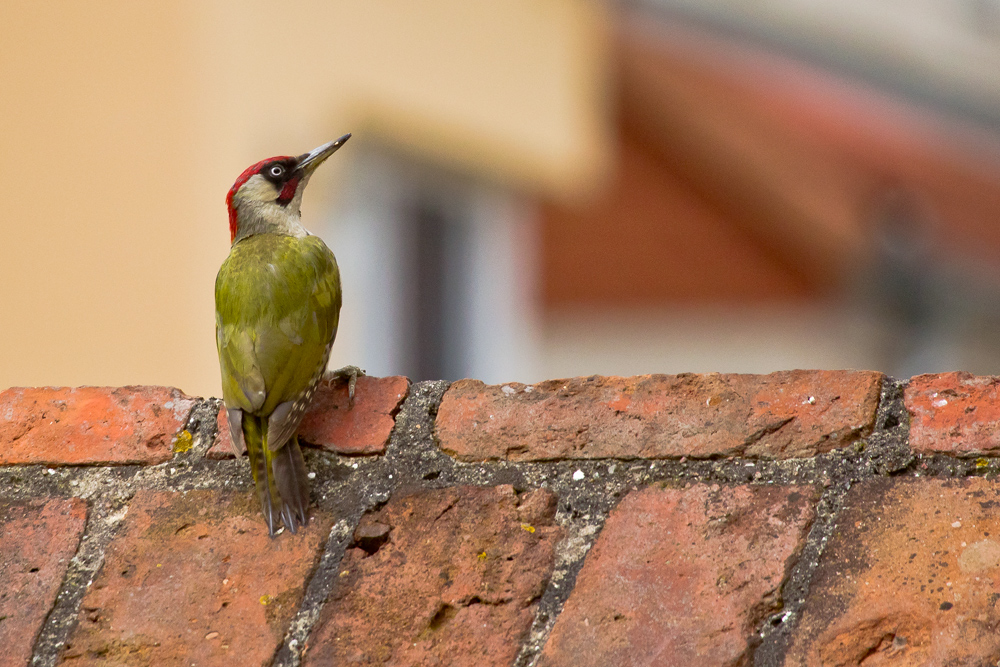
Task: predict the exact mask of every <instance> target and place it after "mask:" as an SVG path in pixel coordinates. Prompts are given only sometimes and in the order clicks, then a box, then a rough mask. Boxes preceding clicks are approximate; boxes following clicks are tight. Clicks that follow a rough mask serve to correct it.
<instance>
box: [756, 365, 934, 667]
mask: <svg viewBox="0 0 1000 667" xmlns="http://www.w3.org/2000/svg"><path fill="white" fill-rule="evenodd" d="M904 389H905V382H902V381H899V380H895V379H893V378H889V377H886V378H885V379H884V380H883V382H882V388H881V393H880V397H879V405H878V409H877V411H876V414H875V425H874V428H873V430H872V432H871V433H870V434H869V435H868V437H867V438H865V439H864V440H859V441H858V442H857V443H855V445H854V446H851V447H848V448H846V449H845V450H841V451H842V452H843V453H844V454H845V455H844V457H843V462H844V463H845V465H842V466H830V467H829V468H828V470H827V474H828V475H829V476H828V477H826V478H825V479H826V480H827V481H825V482H824V486H826V490H825V491H824V493H823V495H822V497H821V498H820V501H819V502H818V503H817V505H816V509H815V517H814V519H813V523H812V526H810V529H809V533H808V535H807V536H806V540H805V543H804V545H803V547H802V550H801V551H800V552H799V554H798V555H797V556H796V557H795V560H794V562H793V563H792V564H791V567H790V569H789V570H788V575H787V576H786V578H785V581H784V584H783V586H782V589H781V603H782V606H781V608H779V609H778V610H776V611H775V612H774V613H772V614H770V615H768V616H767V617H766V618H764V619H763V620H762V621H761V622H760V623H759V624H758V632H757V634H756V636H755V637H754V638H753V642H752V644H757V646H756V648H755V649H752V650H753V656H752V659H751V661H750V664H751V665H752V666H753V667H778V665H781V664H783V663H784V657H785V654H786V652H787V650H788V646H789V643H790V641H791V638H792V635H793V633H794V631H795V628H796V626H797V625H798V621H799V619H800V616H801V610H802V607H803V605H804V604H805V602H806V599H807V598H808V596H809V592H810V584H811V582H812V578H813V575H814V574H815V572H816V569H817V567H818V566H819V561H820V559H821V558H822V556H823V552H824V551H825V550H826V546H827V544H828V543H829V540H830V537H831V536H832V535H833V531H834V529H835V527H836V523H837V518H838V517H839V515H840V512H841V510H843V508H844V498H845V496H846V495H847V492H848V491H849V490H850V488H851V486H852V485H853V484H856V483H858V482H860V481H863V480H866V479H871V478H873V477H877V476H889V475H897V474H901V473H902V471H905V470H908V469H909V468H910V466H911V464H912V463H913V461H914V460H915V458H916V457H915V456H914V454H913V452H912V451H911V450H910V447H909V429H910V420H909V417H908V415H907V413H906V409H905V407H904V405H903V390H904Z"/></svg>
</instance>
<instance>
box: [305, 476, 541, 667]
mask: <svg viewBox="0 0 1000 667" xmlns="http://www.w3.org/2000/svg"><path fill="white" fill-rule="evenodd" d="M554 516H555V498H554V496H552V494H550V493H549V492H548V491H545V490H538V491H532V492H529V493H525V494H522V495H517V494H515V493H514V491H513V489H512V488H511V487H509V486H499V487H460V488H447V489H439V490H433V491H421V492H417V493H414V494H411V495H398V496H396V497H394V498H393V499H392V500H391V501H390V502H389V503H388V504H387V505H386V506H385V507H384V508H382V509H381V510H379V511H377V512H373V513H370V514H368V515H366V516H365V517H364V519H363V520H362V522H361V525H360V526H359V528H358V530H357V532H356V534H355V540H356V541H355V546H353V547H352V548H350V549H348V551H347V554H346V555H345V557H344V560H343V562H342V563H341V566H340V576H339V578H338V580H337V583H336V584H335V588H334V591H333V592H332V594H331V596H330V600H329V602H328V603H327V605H326V607H325V608H324V610H323V613H322V616H321V619H320V624H319V626H318V628H317V630H316V631H315V632H314V634H313V636H312V637H311V638H310V640H309V643H308V650H307V653H306V665H330V664H336V665H342V664H343V665H347V664H365V665H439V666H442V667H443V666H445V665H456V666H458V665H476V666H477V667H490V666H496V667H501V666H502V667H509V665H510V664H511V663H512V662H513V661H514V658H515V657H516V655H517V653H518V651H519V650H520V646H521V643H522V642H523V641H524V638H525V636H526V635H527V633H528V630H529V629H530V626H531V622H532V619H533V618H534V614H535V601H536V600H537V599H538V598H539V597H540V596H541V594H542V592H543V591H544V590H545V586H546V583H547V582H548V579H549V576H550V574H551V572H552V567H553V561H554V553H555V543H556V542H557V541H558V539H559V538H560V535H561V530H560V529H559V528H558V527H557V526H555V525H554V523H553V519H554ZM386 529H387V530H386ZM369 552H371V553H369Z"/></svg>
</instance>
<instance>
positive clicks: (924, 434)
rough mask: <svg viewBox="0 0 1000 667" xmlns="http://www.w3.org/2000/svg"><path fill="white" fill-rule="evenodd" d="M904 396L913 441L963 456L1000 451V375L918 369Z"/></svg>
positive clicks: (925, 448)
mask: <svg viewBox="0 0 1000 667" xmlns="http://www.w3.org/2000/svg"><path fill="white" fill-rule="evenodd" d="M903 401H904V403H905V405H906V409H907V411H908V412H909V413H910V415H911V420H910V447H912V448H913V449H914V450H915V451H918V452H924V453H927V454H936V453H941V452H944V453H948V454H957V455H959V456H976V455H979V454H996V453H998V452H1000V377H993V376H977V375H972V374H971V373H964V372H955V373H942V374H940V375H918V376H916V377H914V378H913V379H911V380H910V382H909V384H908V385H907V387H906V389H905V391H904V394H903Z"/></svg>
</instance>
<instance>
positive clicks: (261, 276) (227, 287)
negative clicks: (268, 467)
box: [215, 234, 341, 449]
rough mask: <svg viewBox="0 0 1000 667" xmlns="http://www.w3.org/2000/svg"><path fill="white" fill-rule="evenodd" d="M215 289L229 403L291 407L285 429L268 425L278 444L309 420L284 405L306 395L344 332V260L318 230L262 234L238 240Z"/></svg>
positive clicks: (261, 411) (267, 412) (253, 408)
mask: <svg viewBox="0 0 1000 667" xmlns="http://www.w3.org/2000/svg"><path fill="white" fill-rule="evenodd" d="M215 292H216V294H215V296H216V318H217V329H218V332H219V333H218V340H219V360H220V363H221V366H222V380H223V397H224V399H225V400H226V405H227V406H229V405H232V407H240V408H243V409H244V410H247V411H248V412H252V413H255V414H257V415H260V416H261V417H270V416H272V414H274V413H276V412H286V413H287V414H286V415H279V416H281V417H282V421H283V422H286V423H282V424H281V428H279V429H277V430H274V431H272V429H274V428H275V426H277V424H275V425H271V424H269V425H268V429H267V430H268V436H269V437H268V440H269V443H268V444H269V445H270V448H272V449H276V448H277V447H280V446H281V445H282V444H284V442H285V441H287V439H288V438H289V437H291V435H292V434H294V432H295V429H296V428H298V424H299V422H300V421H301V419H302V411H301V410H299V411H295V410H282V411H278V410H277V408H278V407H279V406H281V405H282V404H284V403H288V402H291V403H293V404H295V403H297V402H301V401H303V400H304V399H305V397H306V395H307V394H308V393H309V391H310V389H311V387H312V384H313V383H314V381H315V378H316V377H318V376H322V373H323V370H324V367H325V364H326V360H327V358H328V355H329V349H330V346H331V345H332V343H333V339H334V336H335V335H336V333H337V324H338V322H339V317H340V303H341V292H340V273H339V271H338V269H337V262H336V260H335V259H334V256H333V253H332V252H330V250H329V248H327V247H326V245H325V244H324V243H323V241H322V240H320V239H319V238H318V237H315V236H307V237H304V238H296V237H291V236H279V235H272V234H258V235H254V236H250V237H247V238H246V239H244V240H242V241H240V242H239V243H237V244H236V245H235V246H233V249H232V251H231V252H230V255H229V258H228V259H227V260H226V262H225V263H224V264H223V265H222V268H221V269H220V270H219V276H218V278H217V279H216V290H215ZM261 391H262V392H263V394H261V393H260V392H261ZM272 432H273V433H274V435H276V436H278V435H280V436H281V437H278V438H276V439H274V440H272V438H271V437H270V436H271V435H272Z"/></svg>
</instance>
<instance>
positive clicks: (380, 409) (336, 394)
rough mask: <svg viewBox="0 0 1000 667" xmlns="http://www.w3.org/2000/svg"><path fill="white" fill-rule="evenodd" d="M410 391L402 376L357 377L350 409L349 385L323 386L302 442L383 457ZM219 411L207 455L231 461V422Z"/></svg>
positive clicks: (308, 416) (308, 415)
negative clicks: (216, 426) (213, 436)
mask: <svg viewBox="0 0 1000 667" xmlns="http://www.w3.org/2000/svg"><path fill="white" fill-rule="evenodd" d="M409 390H410V381H409V380H408V379H407V378H405V377H402V376H400V375H396V376H392V377H384V378H379V377H369V376H362V377H359V378H358V383H357V385H356V386H355V393H354V406H353V407H348V406H349V401H348V398H347V383H346V382H337V383H336V384H335V385H333V386H330V385H329V384H325V383H324V384H321V385H320V387H319V389H318V390H317V391H316V395H315V396H314V397H313V402H312V406H311V407H310V408H309V410H308V411H307V412H306V416H305V417H304V418H303V420H302V425H301V426H300V427H299V437H300V438H301V440H302V441H303V442H307V443H309V444H313V445H319V446H320V447H322V448H323V449H327V450H329V451H333V452H337V453H338V454H346V455H348V456H351V455H365V454H384V453H385V446H386V444H387V443H388V442H389V434H390V433H392V427H393V426H395V424H396V412H398V411H399V406H400V405H402V403H403V399H405V398H406V395H407V393H409ZM224 413H225V408H222V409H221V410H220V415H219V420H218V422H219V431H218V435H217V436H216V439H215V442H214V443H213V444H212V447H211V449H210V450H209V452H208V457H209V458H213V459H222V458H231V457H232V456H233V453H232V448H231V447H230V445H229V420H228V419H227V418H226V415H225V414H224Z"/></svg>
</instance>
